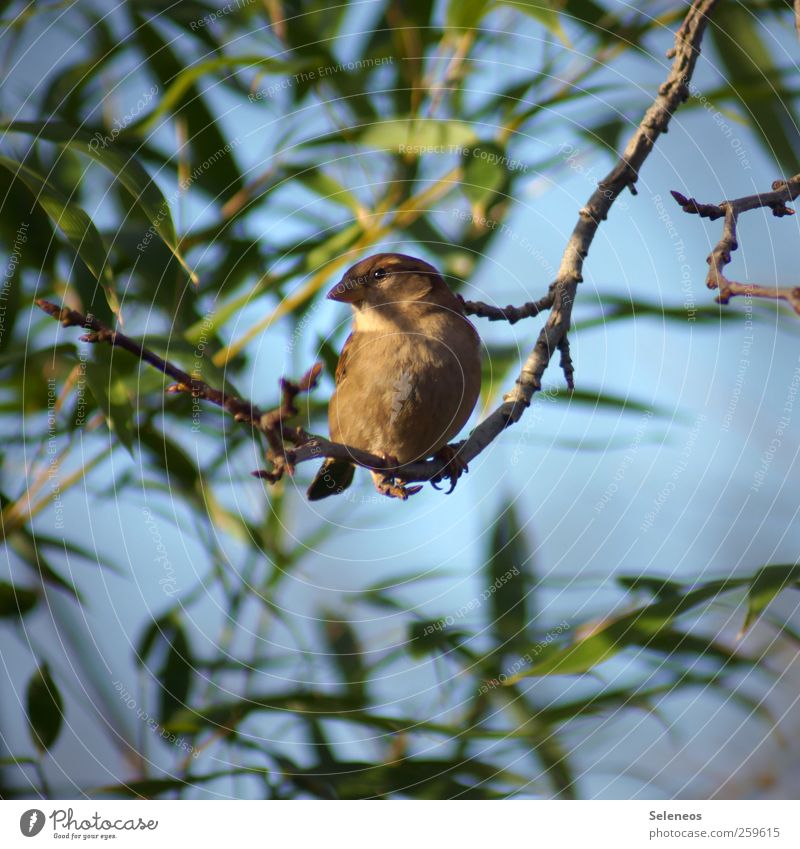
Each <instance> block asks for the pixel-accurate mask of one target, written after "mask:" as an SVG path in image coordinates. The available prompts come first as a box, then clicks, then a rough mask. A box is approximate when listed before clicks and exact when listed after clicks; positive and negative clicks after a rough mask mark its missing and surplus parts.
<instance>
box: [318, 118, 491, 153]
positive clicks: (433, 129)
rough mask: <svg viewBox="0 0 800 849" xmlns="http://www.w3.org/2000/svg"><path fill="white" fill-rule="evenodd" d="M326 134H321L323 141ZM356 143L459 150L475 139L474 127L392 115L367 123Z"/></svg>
mask: <svg viewBox="0 0 800 849" xmlns="http://www.w3.org/2000/svg"><path fill="white" fill-rule="evenodd" d="M329 138H330V137H323V138H322V139H319V140H318V141H319V142H323V141H325V140H327V139H329ZM356 140H357V141H358V142H360V144H362V145H365V146H366V147H372V148H376V149H378V150H391V151H394V152H395V153H404V154H408V155H411V156H425V155H429V154H436V153H451V154H455V153H461V152H462V151H463V148H464V147H466V146H467V145H469V144H472V143H474V142H475V141H477V134H476V133H475V128H474V127H473V126H472V125H470V124H467V123H466V122H464V121H448V120H438V119H436V118H393V119H390V120H388V121H382V122H380V123H376V124H372V125H370V126H368V127H367V128H366V129H365V130H364V131H363V132H362V133H361V135H360V136H357V137H356Z"/></svg>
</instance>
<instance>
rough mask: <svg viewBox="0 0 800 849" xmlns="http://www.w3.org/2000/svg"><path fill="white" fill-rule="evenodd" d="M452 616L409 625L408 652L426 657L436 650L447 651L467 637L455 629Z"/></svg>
mask: <svg viewBox="0 0 800 849" xmlns="http://www.w3.org/2000/svg"><path fill="white" fill-rule="evenodd" d="M449 618H452V617H448V616H442V617H440V618H439V619H430V620H425V621H423V622H412V623H411V624H410V625H409V626H408V652H409V654H410V655H411V656H412V657H418V658H419V657H425V656H426V655H429V654H433V653H435V652H443V653H447V652H450V651H452V650H453V649H454V648H456V647H457V646H458V645H459V643H460V642H461V641H462V640H464V639H465V638H466V636H467V635H466V634H465V633H464V632H463V631H458V630H455V629H454V628H453V627H452V625H453V622H448V619H449Z"/></svg>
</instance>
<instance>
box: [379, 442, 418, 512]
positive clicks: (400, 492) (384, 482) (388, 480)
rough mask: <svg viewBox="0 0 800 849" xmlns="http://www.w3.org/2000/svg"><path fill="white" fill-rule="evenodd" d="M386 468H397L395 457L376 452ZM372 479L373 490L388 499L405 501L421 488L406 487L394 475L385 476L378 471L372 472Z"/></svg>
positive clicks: (397, 463)
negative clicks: (373, 483)
mask: <svg viewBox="0 0 800 849" xmlns="http://www.w3.org/2000/svg"><path fill="white" fill-rule="evenodd" d="M378 456H380V457H381V458H382V459H383V461H384V462H385V463H386V465H387V466H399V465H400V463H399V462H398V461H397V457H394V456H393V455H391V454H386V453H384V452H383V451H380V452H378ZM372 479H373V480H374V481H375V489H377V490H378V492H379V493H380V494H381V495H385V496H387V497H388V498H399V499H400V500H401V501H407V500H408V497H409V496H410V495H416V494H417V493H418V492H420V490H421V489H422V486H421V485H420V486H406V485H405V484H404V483H403V481H402V480H401V479H400V478H395V477H394V475H387V474H385V473H383V472H381V471H379V470H376V471H373V472H372Z"/></svg>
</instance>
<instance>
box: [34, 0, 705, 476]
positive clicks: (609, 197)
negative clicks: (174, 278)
mask: <svg viewBox="0 0 800 849" xmlns="http://www.w3.org/2000/svg"><path fill="white" fill-rule="evenodd" d="M718 2H719V0H694V2H693V3H692V4H691V6H690V8H689V10H688V12H687V14H686V18H685V19H684V21H683V24H682V25H681V27H680V29H679V30H678V32H677V33H676V35H675V45H674V47H673V48H672V49H671V50H670V51H669V53H668V57H669V58H672V59H673V63H672V66H671V69H670V72H669V75H668V76H667V78H666V80H665V81H664V82H663V83H662V84H661V86H660V87H659V90H658V94H657V96H656V98H655V100H654V101H653V103H652V104H651V105H650V107H649V108H648V110H647V112H646V113H645V115H644V117H643V118H642V121H641V123H640V124H639V126H638V127H637V128H636V130H635V132H634V134H633V136H632V137H631V138H630V140H629V141H628V144H627V146H626V147H625V150H624V152H623V154H622V156H621V157H620V159H619V160H618V162H617V163H616V165H615V166H614V168H612V170H611V171H610V172H609V174H608V175H607V176H606V177H605V179H603V180H602V181H601V182H600V183H599V184H598V186H597V189H596V190H595V191H594V192H593V193H592V195H591V196H590V198H589V200H588V201H587V203H586V205H585V206H584V207H583V208H582V209H581V210H580V213H579V217H578V221H577V223H576V224H575V227H574V229H573V231H572V235H571V236H570V238H569V241H568V243H567V246H566V248H565V250H564V254H563V256H562V259H561V265H560V267H559V270H558V275H557V277H556V279H555V281H554V282H553V283H552V284H551V286H550V289H549V291H548V293H547V294H546V295H545V296H544V297H543V298H541V299H540V300H539V301H534V302H530V303H527V304H524V305H523V306H522V307H506V308H505V309H501V308H497V307H491V306H489V305H487V304H482V303H480V302H471V301H466V302H465V309H467V311H468V312H469V313H470V314H471V315H478V316H481V317H485V318H488V319H489V320H491V321H498V320H505V321H509V322H510V323H514V322H515V321H519V320H520V319H522V318H526V317H529V316H534V315H537V314H538V313H539V312H541V311H543V310H545V309H548V308H549V309H550V314H549V316H548V319H547V321H546V322H545V325H544V327H543V328H542V330H541V332H540V333H539V336H538V338H537V340H536V344H535V345H534V348H533V350H532V351H531V353H530V355H529V356H528V358H527V359H526V361H525V363H524V364H523V366H522V369H521V371H520V373H519V375H518V377H517V380H516V383H515V386H514V388H513V389H512V390H511V392H509V393H508V394H507V395H505V396H504V399H503V403H502V404H501V405H500V406H499V407H497V409H495V410H494V411H493V412H492V413H491V414H490V415H489V416H488V417H487V418H486V419H485V420H484V421H483V422H481V424H480V425H478V427H476V428H475V429H474V430H473V431H472V433H470V435H469V437H468V438H467V439H466V440H465V441H464V442H460V443H457V445H455V446H454V447H455V448H456V449H457V450H458V454H459V457H460V459H461V460H463V461H464V462H465V463H466V462H469V461H470V460H472V459H474V458H475V457H477V456H478V454H480V453H481V452H482V451H483V450H484V449H485V448H486V447H487V446H488V445H489V444H491V442H493V441H494V439H495V438H496V437H497V436H498V435H499V434H500V433H502V431H503V430H505V428H507V427H508V426H509V425H512V424H514V423H515V422H517V421H519V419H520V417H521V416H522V414H523V412H524V411H525V409H526V408H527V407H528V406H529V405H530V402H531V398H532V397H533V395H534V393H535V392H537V391H538V390H540V389H541V379H542V375H543V374H544V371H545V369H546V368H547V366H548V365H549V363H550V360H551V358H552V356H553V354H554V352H555V351H559V352H560V354H561V367H562V369H563V370H564V373H565V375H566V378H567V382H568V385H570V386H572V374H573V366H572V360H571V358H570V353H569V342H568V339H567V331H568V329H569V325H570V319H571V315H572V305H573V302H574V300H575V293H576V291H577V286H578V284H579V283H580V282H581V280H582V270H583V263H584V260H585V258H586V256H587V254H588V251H589V247H590V246H591V244H592V241H593V240H594V237H595V234H596V233H597V229H598V227H599V226H600V224H601V222H602V221H604V220H605V219H606V217H607V215H608V212H609V210H610V209H611V206H612V205H613V203H614V201H615V200H616V199H617V197H619V195H620V194H621V193H622V192H623V191H624V190H625V189H626V188H628V189H630V191H631V192H632V193H633V194H636V190H635V184H636V181H637V180H638V178H639V171H640V169H641V167H642V165H643V164H644V161H645V160H646V159H647V157H648V156H649V154H650V152H651V151H652V150H653V146H654V144H655V142H656V139H657V138H658V137H659V136H660V135H661V133H663V132H666V130H667V126H668V124H669V121H670V119H671V118H672V115H673V113H674V112H675V110H676V109H677V108H678V107H679V106H680V105H681V103H682V102H683V101H685V100H686V99H687V97H688V96H689V87H688V86H689V81H690V80H691V77H692V73H693V72H694V68H695V64H696V62H697V57H698V56H699V54H700V45H701V42H702V38H703V33H704V31H705V27H706V23H707V20H708V15H709V14H710V13H711V11H712V10H713V9H714V7H715V6H716V5H717V3H718ZM37 304H38V305H39V306H40V307H41V308H42V309H43V310H44V311H45V312H47V313H48V314H50V315H52V316H53V317H54V318H58V319H59V320H60V321H61V323H62V324H63V325H64V326H65V327H69V326H73V325H78V326H82V327H87V328H89V329H90V330H92V331H93V332H92V333H89V334H87V335H86V336H85V337H83V338H85V339H86V340H87V341H89V342H108V343H109V344H111V345H114V346H117V347H121V348H124V349H125V350H127V351H129V352H130V353H132V354H133V355H134V356H137V357H139V359H141V360H144V361H145V362H147V363H149V364H150V365H152V366H154V367H155V368H157V369H159V370H161V371H163V372H164V373H165V374H168V375H169V376H170V377H173V378H175V380H176V381H177V384H176V385H175V386H174V387H171V390H172V391H190V392H192V394H194V395H195V397H199V398H204V399H206V400H208V401H210V402H211V403H213V404H216V405H217V406H219V407H222V408H223V409H225V410H227V411H228V412H229V413H231V414H232V415H233V416H234V418H236V419H237V421H246V422H248V423H249V424H251V425H252V426H253V427H254V428H255V429H257V430H258V431H260V432H262V433H264V434H265V435H266V436H267V439H268V440H269V443H270V452H269V453H268V455H267V459H268V460H270V461H271V462H272V464H273V469H272V471H268V472H254V474H256V475H258V476H259V477H264V478H266V479H268V480H270V481H275V480H278V479H279V478H280V477H281V476H282V474H283V473H284V472H288V473H289V474H291V473H292V471H293V467H294V465H295V464H296V463H301V462H304V461H307V460H316V459H322V458H323V457H334V458H341V459H346V460H349V461H350V462H352V463H354V464H355V465H358V466H364V467H366V468H371V469H380V470H383V471H385V472H386V473H387V475H395V474H396V475H398V476H401V477H402V478H403V480H404V481H406V482H413V481H427V480H435V479H437V478H439V477H441V476H442V474H443V473H445V467H446V464H445V463H444V462H443V461H442V460H437V459H433V460H425V461H420V462H416V463H409V464H406V465H404V466H401V467H399V468H398V467H391V466H389V465H387V463H386V461H385V460H383V459H382V458H381V457H377V456H375V455H372V454H370V453H369V452H366V451H361V450H359V449H354V448H350V447H348V446H346V445H341V444H337V443H334V442H330V441H329V440H327V439H324V438H322V437H319V436H312V435H309V434H307V433H306V432H305V431H303V429H302V428H298V427H294V428H292V427H288V425H287V424H286V420H287V419H288V418H289V416H290V415H294V414H295V413H296V410H295V409H294V404H293V400H294V397H295V395H296V394H297V392H301V391H308V390H309V389H311V388H312V387H313V386H314V385H315V383H316V379H317V376H318V374H319V372H318V370H317V371H315V370H314V369H312V370H311V371H309V372H308V374H307V375H306V377H304V378H303V380H302V381H301V382H300V383H299V384H292V383H291V382H289V381H282V382H281V385H282V388H283V392H284V400H283V403H282V404H281V407H279V408H278V409H277V410H274V411H271V412H269V413H264V412H262V411H261V410H260V409H259V408H258V407H256V406H254V405H252V404H250V403H249V402H248V401H244V400H242V399H240V398H236V397H235V396H231V395H227V394H225V393H223V392H221V391H219V390H217V389H213V388H212V387H210V386H208V384H206V383H204V382H203V381H201V380H198V379H196V378H192V377H191V376H190V375H188V374H187V373H186V372H184V371H181V370H180V369H178V368H176V367H175V366H173V365H171V364H170V363H168V362H166V361H165V360H163V359H161V358H160V357H158V356H157V355H156V354H154V353H153V352H151V351H148V350H147V349H146V348H143V347H142V346H141V345H139V344H138V343H136V342H134V341H133V340H132V339H130V338H129V337H127V336H125V335H124V334H122V333H119V332H118V331H112V330H109V329H108V328H106V327H104V326H103V325H102V324H100V322H98V321H97V320H96V319H94V318H93V317H92V316H88V317H87V316H83V315H81V314H80V313H77V312H75V311H74V310H69V309H67V308H63V309H62V308H59V307H57V306H56V305H55V304H51V303H49V302H47V301H41V300H40V301H37ZM315 369H317V367H316V366H315ZM286 442H289V443H292V444H293V445H294V446H295V447H294V448H290V447H287V446H286V444H285V443H286Z"/></svg>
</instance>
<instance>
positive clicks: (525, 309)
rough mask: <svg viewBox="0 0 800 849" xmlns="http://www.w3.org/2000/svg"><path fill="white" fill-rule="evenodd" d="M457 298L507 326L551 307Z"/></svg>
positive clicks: (543, 301)
mask: <svg viewBox="0 0 800 849" xmlns="http://www.w3.org/2000/svg"><path fill="white" fill-rule="evenodd" d="M798 2H800V0H798ZM458 298H459V300H460V301H461V303H462V304H463V306H464V312H465V313H466V314H467V315H476V316H478V318H488V319H489V321H507V322H508V323H509V324H516V323H517V322H518V321H521V320H522V319H523V318H532V317H533V316H535V315H539V313H540V312H544V311H545V310H547V309H550V307H552V306H553V293H552V291H551V292H548V293H547V294H546V295H545V296H544V297H543V298H539V300H538V301H528V302H527V303H526V304H523V305H522V306H521V307H512V306H510V305H509V306H507V307H493V306H492V305H491V304H485V303H483V301H466V300H464V298H462V297H461V295H459V296H458Z"/></svg>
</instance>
